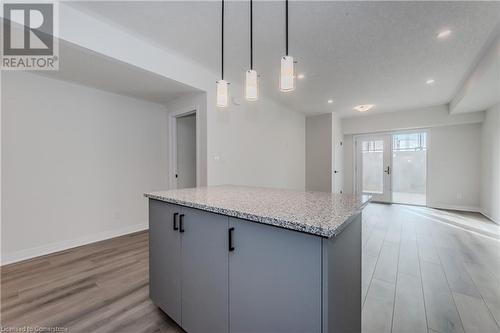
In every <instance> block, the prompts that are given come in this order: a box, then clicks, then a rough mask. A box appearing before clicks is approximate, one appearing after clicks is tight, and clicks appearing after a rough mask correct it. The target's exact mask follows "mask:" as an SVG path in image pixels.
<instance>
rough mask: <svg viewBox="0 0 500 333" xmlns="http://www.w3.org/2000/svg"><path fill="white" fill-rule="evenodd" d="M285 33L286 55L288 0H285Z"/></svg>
mask: <svg viewBox="0 0 500 333" xmlns="http://www.w3.org/2000/svg"><path fill="white" fill-rule="evenodd" d="M285 26H286V27H285V34H286V52H285V53H286V55H288V0H285Z"/></svg>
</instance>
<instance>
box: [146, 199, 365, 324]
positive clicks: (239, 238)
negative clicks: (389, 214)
mask: <svg viewBox="0 0 500 333" xmlns="http://www.w3.org/2000/svg"><path fill="white" fill-rule="evenodd" d="M149 207H150V212H149V221H150V222H149V223H150V296H151V299H152V300H153V302H154V303H155V304H156V305H158V306H159V307H160V308H161V309H162V310H163V311H164V312H165V313H167V314H168V315H169V316H170V317H171V318H172V319H173V320H175V321H176V322H177V323H178V324H179V325H180V326H181V327H182V328H183V329H184V330H185V331H186V332H188V333H199V332H207V333H211V332H214V333H229V332H230V333H260V332H266V333H281V332H283V333H285V332H286V333H292V332H297V333H299V332H300V333H303V332H307V333H315V332H318V333H320V332H321V333H327V332H328V333H331V332H346V333H347V332H353V333H355V332H360V330H361V214H357V215H355V216H353V217H352V221H351V223H349V225H347V227H346V228H345V230H343V231H342V232H341V233H340V234H339V235H337V236H335V237H332V238H322V237H319V236H316V235H310V234H305V233H300V232H297V231H291V230H285V229H283V228H278V227H273V226H269V225H265V224H260V223H256V222H250V221H246V220H241V219H237V218H232V217H228V216H225V215H220V214H214V213H211V212H206V211H203V210H198V209H192V208H187V207H183V206H179V205H174V204H169V203H165V202H162V201H157V200H153V199H151V200H150V201H149Z"/></svg>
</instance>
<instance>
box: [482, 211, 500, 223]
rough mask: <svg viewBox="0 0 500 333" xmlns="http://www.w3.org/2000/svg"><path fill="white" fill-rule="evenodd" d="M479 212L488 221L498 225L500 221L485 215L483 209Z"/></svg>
mask: <svg viewBox="0 0 500 333" xmlns="http://www.w3.org/2000/svg"><path fill="white" fill-rule="evenodd" d="M479 212H480V213H481V214H483V215H484V216H486V217H487V218H488V219H490V220H491V221H492V222H493V223H496V224H500V221H499V220H497V219H495V218H493V216H490V215H489V214H487V213H486V212H485V211H484V210H483V209H480V210H479Z"/></svg>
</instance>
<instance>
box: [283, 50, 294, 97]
mask: <svg viewBox="0 0 500 333" xmlns="http://www.w3.org/2000/svg"><path fill="white" fill-rule="evenodd" d="M294 89H295V73H294V70H293V57H291V56H284V57H281V75H280V90H281V91H283V92H287V91H292V90H294Z"/></svg>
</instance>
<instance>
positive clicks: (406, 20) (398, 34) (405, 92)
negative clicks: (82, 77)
mask: <svg viewBox="0 0 500 333" xmlns="http://www.w3.org/2000/svg"><path fill="white" fill-rule="evenodd" d="M75 6H77V8H79V9H81V10H84V11H86V12H88V13H91V14H92V15H96V16H100V17H102V18H103V19H105V20H107V21H108V22H111V23H113V24H116V25H119V26H122V27H123V28H124V29H129V30H130V31H131V32H133V33H134V34H136V35H140V36H142V37H143V38H145V39H147V40H149V41H151V42H153V43H155V44H157V45H161V46H163V47H165V48H168V49H170V50H172V51H174V52H177V53H179V54H181V55H184V56H185V57H188V58H190V59H192V60H194V61H196V62H199V63H200V64H202V65H204V66H206V67H207V68H209V69H211V70H213V71H214V72H217V73H218V72H219V71H220V2H218V1H217V2H214V1H210V2H206V1H205V2H191V1H188V2H174V1H164V2H155V1H152V2H116V1H110V2H102V1H99V2H79V3H78V4H76V5H75ZM289 14H290V19H289V24H290V31H289V33H290V55H292V56H294V57H295V59H296V60H297V61H298V63H297V65H296V68H297V73H304V74H305V78H304V79H303V80H299V81H298V82H297V89H296V91H294V92H293V93H288V94H283V93H280V92H279V90H278V72H279V63H280V57H281V56H282V55H283V54H284V47H285V42H284V36H285V34H284V2H283V1H272V2H264V1H256V2H255V3H254V67H255V69H256V70H257V71H258V72H259V74H260V76H261V77H260V82H261V86H260V91H261V93H263V94H266V95H268V96H270V97H272V98H274V99H276V100H277V101H278V102H279V103H281V104H283V105H286V106H288V107H290V108H292V109H295V110H298V111H301V112H305V113H308V114H314V113H325V112H332V111H333V112H337V113H339V114H340V115H341V116H343V117H345V116H354V115H360V114H361V113H359V112H357V111H353V110H352V108H353V106H355V105H358V104H375V105H376V106H375V108H374V109H372V110H371V111H369V112H367V113H376V112H388V111H398V110H406V109H414V108H419V107H424V106H431V105H439V104H445V103H448V102H450V101H451V99H452V98H453V96H454V94H455V93H456V92H457V90H458V89H459V87H460V85H461V83H462V82H463V81H464V79H465V77H466V75H467V73H468V72H469V71H470V69H471V68H472V66H473V64H474V62H475V61H476V57H477V56H478V54H480V52H481V50H482V49H483V48H485V47H486V45H485V43H486V41H487V40H488V36H489V35H490V34H491V33H492V31H493V30H494V28H495V25H497V24H499V22H500V2H460V1H457V2H440V1H432V2H418V1H402V2H391V1H389V2H385V1H384V2H376V1H368V2H362V1H348V2H341V1H328V2H326V1H325V2H320V1H291V2H290V7H289ZM225 24H226V25H225V26H226V38H225V47H226V49H225V59H226V68H225V73H226V77H227V79H228V80H229V81H233V82H234V81H239V82H240V83H243V78H244V71H245V70H246V69H248V67H249V40H248V39H249V12H248V2H246V1H236V2H234V1H231V2H227V3H226V22H225ZM442 29H451V30H452V33H451V35H450V36H449V38H447V39H445V40H438V39H437V38H436V35H437V33H438V32H439V31H441V30H442ZM61 59H66V58H62V57H61ZM429 78H433V79H434V80H435V83H434V84H433V85H427V84H426V81H427V80H428V79H429ZM232 93H233V94H236V93H238V92H232ZM328 99H333V100H334V103H332V104H328V103H327V100H328Z"/></svg>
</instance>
